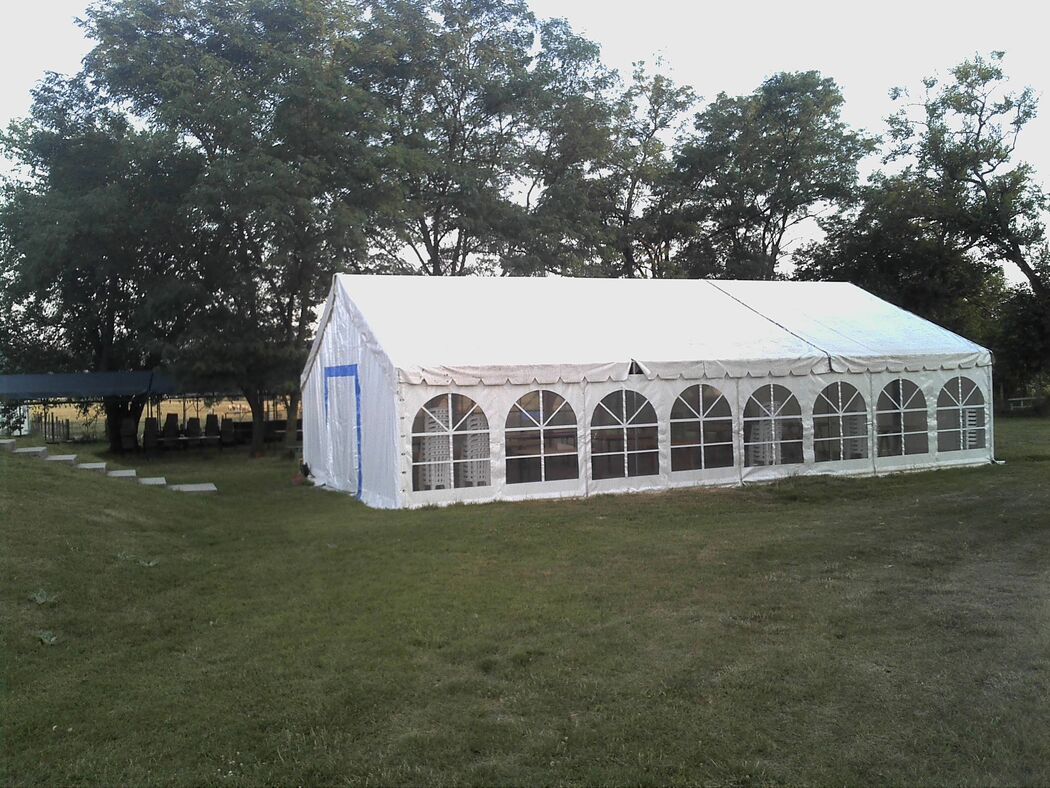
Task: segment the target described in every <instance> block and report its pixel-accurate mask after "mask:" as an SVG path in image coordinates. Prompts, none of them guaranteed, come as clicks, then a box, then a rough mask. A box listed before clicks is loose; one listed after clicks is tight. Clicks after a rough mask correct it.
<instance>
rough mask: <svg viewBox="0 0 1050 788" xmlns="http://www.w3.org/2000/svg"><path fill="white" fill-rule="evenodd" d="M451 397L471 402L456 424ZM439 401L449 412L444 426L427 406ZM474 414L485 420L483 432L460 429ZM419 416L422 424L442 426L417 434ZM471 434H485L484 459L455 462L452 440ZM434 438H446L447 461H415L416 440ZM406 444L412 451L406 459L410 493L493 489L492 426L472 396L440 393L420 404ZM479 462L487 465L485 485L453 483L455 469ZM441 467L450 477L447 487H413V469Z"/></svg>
mask: <svg viewBox="0 0 1050 788" xmlns="http://www.w3.org/2000/svg"><path fill="white" fill-rule="evenodd" d="M453 397H459V398H461V399H462V400H465V401H466V402H468V403H470V407H469V408H467V409H466V412H465V413H464V414H463V416H462V417H461V418H459V420H458V421H455V423H453V420H454V418H455V416H454V414H455V409H454V407H453V401H452V398H453ZM440 399H444V400H445V407H446V408H447V409H448V410H447V412H448V424H447V425H445V424H443V423H442V421H441V419H440V418H438V416H437V415H436V414H435V413H434V410H436V409H433V410H432V409H431V407H430V406H431V405H432V404H433V403H434V402H436V401H438V400H440ZM475 413H477V414H479V415H480V416H481V418H482V419H483V420H484V422H485V428H484V429H460V428H461V427H462V426H463V424H465V423H466V422H467V420H468V419H469V418H470V417H471V416H473V415H474V414H475ZM422 414H426V415H425V416H424V424H425V423H426V419H429V420H430V421H432V422H433V423H434V424H437V425H438V426H440V427H442V428H443V429H440V430H433V431H430V432H425V431H424V432H417V431H416V422H417V421H418V420H419V417H420V415H422ZM472 435H477V436H481V435H484V436H485V440H484V441H483V445H484V447H485V450H486V455H485V456H484V457H474V458H470V457H468V458H465V459H459V460H457V459H456V448H455V439H456V437H464V436H466V437H469V436H472ZM435 437H446V439H447V451H448V456H447V457H446V458H443V459H440V460H424V461H417V460H416V439H417V438H435ZM409 441H410V447H411V451H410V454H409V459H410V460H411V471H412V472H411V487H412V492H413V493H448V492H452V491H456V490H475V489H482V488H486V487H492V486H493V485H492V434H491V426H490V423H489V418H488V414H486V413H485V410H484V409H483V408H482V407H481V405H479V404H478V402H477V401H476V400H474V399H472V398H471V397H468V396H467V395H466V394H460V393H459V392H456V391H447V392H443V393H441V394H437V395H435V396H433V397H431V398H430V399H428V400H427V401H426V402H424V403H423V404H422V405H420V406H419V409H418V410H417V411H416V415H415V416H414V417H413V419H412V430H411V432H410V433H409ZM479 462H487V463H488V481H487V482H485V483H483V484H464V485H458V484H456V466H457V465H461V466H467V465H469V464H472V463H479ZM440 466H446V467H447V468H448V478H449V482H450V483H449V486H448V487H438V488H433V487H431V488H422V487H420V488H417V487H416V473H417V470H416V469H417V468H423V467H440Z"/></svg>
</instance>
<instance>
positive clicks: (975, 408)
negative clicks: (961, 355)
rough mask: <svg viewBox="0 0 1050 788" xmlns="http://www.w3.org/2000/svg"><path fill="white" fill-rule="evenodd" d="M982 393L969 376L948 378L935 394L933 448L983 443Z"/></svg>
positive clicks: (964, 447)
mask: <svg viewBox="0 0 1050 788" xmlns="http://www.w3.org/2000/svg"><path fill="white" fill-rule="evenodd" d="M984 420H985V412H984V395H983V394H982V393H981V390H980V389H979V388H978V387H977V384H976V383H974V382H973V381H972V380H970V379H969V378H962V377H959V378H952V379H951V380H949V381H948V382H947V383H945V384H944V388H942V389H941V394H940V396H939V397H937V451H965V450H967V449H983V448H984V447H985V437H984V431H985V424H984Z"/></svg>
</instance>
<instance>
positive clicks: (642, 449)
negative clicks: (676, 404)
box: [591, 389, 660, 479]
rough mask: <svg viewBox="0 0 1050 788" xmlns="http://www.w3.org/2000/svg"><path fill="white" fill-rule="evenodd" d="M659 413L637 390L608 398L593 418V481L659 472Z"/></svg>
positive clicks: (596, 409)
mask: <svg viewBox="0 0 1050 788" xmlns="http://www.w3.org/2000/svg"><path fill="white" fill-rule="evenodd" d="M658 449H659V438H658V436H657V429H656V411H655V410H654V409H653V406H652V405H651V404H650V403H649V400H647V399H646V398H645V397H643V396H642V395H641V394H639V393H638V392H637V391H630V390H629V389H620V390H619V391H614V392H613V393H612V394H610V395H608V396H607V397H605V398H604V399H603V400H602V401H601V402H599V403H598V406H597V407H596V408H595V409H594V415H593V416H592V417H591V478H594V479H615V478H623V477H627V476H653V475H655V474H657V473H659V472H660V453H659V451H658Z"/></svg>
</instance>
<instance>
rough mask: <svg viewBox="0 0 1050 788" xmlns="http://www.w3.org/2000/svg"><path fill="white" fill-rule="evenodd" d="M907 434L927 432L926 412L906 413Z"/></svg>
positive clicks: (905, 428)
mask: <svg viewBox="0 0 1050 788" xmlns="http://www.w3.org/2000/svg"><path fill="white" fill-rule="evenodd" d="M904 431H905V432H926V411H924V410H911V411H907V410H906V411H904Z"/></svg>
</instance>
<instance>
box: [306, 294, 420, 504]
mask: <svg viewBox="0 0 1050 788" xmlns="http://www.w3.org/2000/svg"><path fill="white" fill-rule="evenodd" d="M396 380H397V378H396V373H395V371H394V368H393V366H392V364H391V363H390V360H389V358H387V356H386V354H385V353H384V352H383V350H382V348H380V347H379V345H378V343H377V342H376V341H375V337H374V336H373V335H372V332H371V331H370V330H369V328H368V325H367V323H366V322H365V321H364V319H363V317H362V316H361V314H360V312H359V311H358V310H357V308H356V307H355V305H354V304H353V302H352V301H351V300H350V298H349V297H348V296H347V294H346V293H345V291H344V290H343V288H342V287H341V286H340V285H339V282H338V280H336V281H334V282H333V285H332V290H331V292H330V293H329V297H328V301H327V303H326V305H325V310H324V314H323V316H322V318H321V327H320V330H319V333H318V336H317V339H316V340H315V341H314V346H313V348H312V350H311V353H310V359H309V361H308V362H307V366H306V370H305V372H304V375H303V379H302V390H303V459H304V460H305V462H306V463H307V464H308V465H309V466H310V473H311V475H312V477H313V478H314V480H315V482H316V483H317V484H319V485H323V486H325V487H328V488H330V489H334V490H340V491H343V492H349V493H353V494H355V495H356V496H357V497H358V498H360V499H361V500H362V501H363V502H364V503H366V504H368V505H369V506H372V507H375V508H380V509H393V508H397V507H399V506H400V505H401V495H400V473H399V470H400V457H399V452H400V442H399V433H400V426H399V423H398V412H397V384H396Z"/></svg>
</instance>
